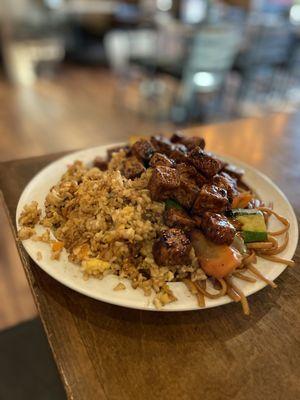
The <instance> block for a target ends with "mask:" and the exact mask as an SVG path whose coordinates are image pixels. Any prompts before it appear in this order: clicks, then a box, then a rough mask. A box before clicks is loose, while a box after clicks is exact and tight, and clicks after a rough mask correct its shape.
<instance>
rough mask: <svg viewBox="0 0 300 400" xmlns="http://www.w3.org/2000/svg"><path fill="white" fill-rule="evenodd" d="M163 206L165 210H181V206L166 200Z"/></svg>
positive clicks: (173, 201)
mask: <svg viewBox="0 0 300 400" xmlns="http://www.w3.org/2000/svg"><path fill="white" fill-rule="evenodd" d="M165 205H166V208H178V209H179V210H182V207H181V205H180V204H179V203H177V201H175V200H171V199H168V200H166V201H165Z"/></svg>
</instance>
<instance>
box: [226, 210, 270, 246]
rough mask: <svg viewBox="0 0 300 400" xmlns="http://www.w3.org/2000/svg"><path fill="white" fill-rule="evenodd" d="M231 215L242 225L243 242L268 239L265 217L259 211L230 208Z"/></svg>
mask: <svg viewBox="0 0 300 400" xmlns="http://www.w3.org/2000/svg"><path fill="white" fill-rule="evenodd" d="M232 216H233V218H235V219H237V220H238V221H239V222H240V223H241V225H242V235H243V238H244V241H245V243H250V242H265V241H266V240H267V239H268V234H267V227H266V223H265V218H264V215H263V213H262V212H261V211H259V210H253V209H242V208H237V209H235V210H232Z"/></svg>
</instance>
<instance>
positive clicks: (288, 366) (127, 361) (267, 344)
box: [0, 113, 300, 400]
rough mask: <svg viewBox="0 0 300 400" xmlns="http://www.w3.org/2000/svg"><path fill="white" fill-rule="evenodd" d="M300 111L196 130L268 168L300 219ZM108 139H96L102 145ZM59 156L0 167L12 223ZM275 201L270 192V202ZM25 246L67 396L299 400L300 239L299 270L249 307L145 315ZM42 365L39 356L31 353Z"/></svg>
mask: <svg viewBox="0 0 300 400" xmlns="http://www.w3.org/2000/svg"><path fill="white" fill-rule="evenodd" d="M299 126H300V115H297V114H283V113H282V114H274V115H270V116H267V117H264V118H261V119H245V120H238V121H234V122H229V123H222V124H215V125H209V126H202V127H195V128H191V129H187V130H186V131H185V132H186V134H189V135H200V136H203V137H204V138H205V140H206V143H207V148H208V149H209V150H211V151H214V152H216V153H218V154H224V155H229V156H232V157H236V158H238V159H239V160H241V161H243V162H246V163H248V164H250V165H252V166H254V167H256V168H258V169H259V170H260V171H262V172H263V173H265V174H266V175H268V176H269V177H270V178H271V179H272V180H273V181H274V182H275V183H276V184H277V185H278V186H279V187H280V188H281V189H282V190H283V192H284V193H285V194H286V195H287V197H288V198H289V200H290V202H291V204H292V206H293V207H294V210H295V212H296V215H297V219H298V220H299V217H300V185H299V177H300V158H299V154H300V134H299ZM98 144H99V143H95V145H98ZM59 156H60V154H52V155H47V156H42V157H37V158H30V159H21V160H15V161H7V162H3V163H1V164H0V187H1V190H2V191H3V194H4V198H5V202H6V206H7V210H8V213H9V215H10V218H11V226H12V228H13V229H15V223H14V219H15V211H16V206H17V202H18V199H19V196H20V194H21V192H22V190H23V189H24V187H25V185H26V184H27V183H28V182H29V180H30V179H31V178H32V177H33V175H34V174H36V173H37V172H38V171H39V170H40V169H41V168H43V167H44V166H45V165H47V164H48V163H50V162H51V161H53V160H55V159H57V158H58V157H59ZM270 200H271V199H270ZM18 248H19V253H20V257H21V259H22V263H23V266H24V269H25V272H26V275H27V279H28V281H29V284H30V286H31V289H32V293H33V295H34V298H35V302H36V305H37V308H38V311H39V314H40V317H41V320H42V322H43V325H44V328H45V331H46V334H47V337H48V341H49V344H50V347H51V349H52V351H53V354H54V358H55V361H56V363H57V366H58V369H59V371H60V374H61V379H62V382H63V384H64V386H65V390H66V393H67V396H68V398H70V399H83V400H86V399H88V400H93V399H98V400H102V399H103V400H128V399H135V400H145V399H147V400H152V399H153V400H154V399H155V400H157V399H159V400H162V399H174V400H175V399H180V400H198V399H209V400H220V399H222V400H227V399H228V400H229V399H230V400H248V399H249V400H250V399H251V400H261V399H264V400H271V399H272V400H273V399H276V400H277V399H278V400H279V399H285V400H295V399H299V398H300V380H299V376H300V336H299V331H300V313H299V310H300V295H299V293H300V269H299V245H298V248H297V252H296V256H295V260H296V266H295V267H294V268H287V269H286V270H285V271H284V273H283V274H282V275H281V276H280V277H279V278H278V279H277V280H276V282H277V283H278V288H277V289H275V290H274V289H272V288H270V287H266V288H265V289H263V290H261V291H260V292H258V293H256V294H255V295H252V296H250V298H249V303H250V307H251V315H250V316H245V315H243V313H242V309H241V306H240V304H235V303H231V304H228V305H226V306H222V307H218V308H213V309H207V310H199V311H190V312H174V313H170V312H146V311H139V310H132V309H126V308H123V307H117V306H114V305H110V304H106V303H102V302H100V301H96V300H93V299H90V298H88V297H85V296H83V295H81V294H79V293H76V292H74V291H72V290H71V289H68V288H67V287H64V286H63V285H61V284H60V283H58V282H56V281H55V280H54V279H52V278H51V277H50V276H48V275H47V274H46V273H45V272H43V271H42V270H41V269H40V268H39V267H38V266H37V265H36V264H35V263H34V262H33V261H32V260H31V259H30V258H29V256H28V255H27V253H26V252H25V251H24V249H23V247H22V244H21V243H20V242H18ZM32 362H34V356H33V359H32Z"/></svg>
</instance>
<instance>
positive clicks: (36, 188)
mask: <svg viewBox="0 0 300 400" xmlns="http://www.w3.org/2000/svg"><path fill="white" fill-rule="evenodd" d="M107 147H112V145H110V146H100V147H95V148H91V149H87V150H82V151H79V152H76V153H73V154H70V155H68V156H66V157H63V158H61V159H59V160H57V161H55V162H53V163H52V164H50V165H48V166H47V167H46V168H44V169H43V170H41V171H40V172H39V173H38V174H37V175H36V176H35V177H34V178H33V179H32V180H31V181H30V182H29V184H28V185H27V186H26V188H25V190H24V191H23V193H22V195H21V197H20V200H19V203H18V207H17V215H16V219H17V226H18V217H19V215H20V213H21V211H22V209H23V207H24V205H25V204H27V203H30V202H31V201H33V200H35V201H37V202H38V203H39V206H40V207H41V208H42V209H43V203H44V199H45V196H46V194H47V193H48V191H49V189H50V188H51V187H52V186H53V185H54V184H56V183H57V182H58V180H59V179H60V177H61V175H62V174H63V173H64V172H65V171H66V167H67V165H68V164H70V163H72V162H73V161H75V160H82V161H83V162H85V163H90V162H91V161H92V160H93V159H94V157H95V156H104V155H105V154H106V149H107ZM223 159H224V160H225V161H229V162H231V163H233V164H235V165H237V166H238V167H242V168H243V169H244V170H245V177H244V180H245V182H246V183H247V184H248V185H249V186H250V187H252V188H253V189H254V190H255V191H256V193H257V194H258V195H259V197H260V198H261V199H263V200H265V201H273V204H274V210H275V211H277V212H278V213H279V214H281V215H284V216H285V217H286V218H288V219H289V221H290V223H291V227H290V240H289V243H288V246H287V248H286V249H285V250H284V252H283V253H282V254H281V255H282V256H283V257H285V258H288V259H290V258H292V257H293V255H294V252H295V250H296V246H297V242H298V225H297V219H296V216H295V213H294V211H293V209H292V207H291V205H290V203H289V201H288V200H287V198H286V197H285V195H284V194H283V193H282V192H281V191H280V189H278V187H277V186H276V185H275V184H274V183H272V182H271V180H270V179H269V178H267V177H266V176H265V175H263V174H262V173H260V172H259V171H257V170H256V169H254V168H252V167H250V166H248V165H246V164H243V163H241V162H239V161H237V160H233V159H230V158H228V157H223ZM277 225H278V224H277V223H276V221H273V226H271V229H272V230H275V229H276V227H277ZM18 228H19V227H18ZM23 245H24V247H25V249H26V251H27V252H28V254H29V255H30V257H31V258H32V259H33V260H34V261H35V262H36V264H38V265H39V266H40V267H41V268H42V269H43V270H44V271H45V272H47V273H48V274H49V275H50V276H52V278H54V279H56V280H57V281H59V282H60V283H62V284H64V285H66V286H68V287H69V288H71V289H73V290H76V291H77V292H79V293H82V294H84V295H86V296H89V297H92V298H94V299H97V300H101V301H104V302H107V303H111V304H116V305H120V306H124V307H130V308H136V309H142V310H155V308H154V306H153V304H152V298H151V297H145V296H144V295H143V292H142V291H141V290H140V289H136V290H134V289H132V288H131V285H130V282H129V281H128V280H126V279H122V282H123V283H124V284H125V286H126V290H123V291H113V288H114V287H115V286H116V284H117V283H118V282H120V279H119V278H118V277H117V276H113V275H109V276H107V277H105V278H104V279H102V280H99V279H95V278H90V279H89V280H88V281H85V280H83V279H82V274H81V272H80V270H79V267H78V266H77V265H75V264H73V263H70V262H69V261H68V259H67V255H66V253H65V251H63V253H62V255H61V258H60V260H59V261H54V260H51V257H50V256H51V253H50V248H49V246H48V245H47V244H45V243H41V242H34V241H32V240H30V239H29V240H25V241H24V242H23ZM38 251H40V252H41V253H42V255H43V258H42V259H41V260H38V259H37V252H38ZM257 265H258V267H259V269H260V270H261V271H262V272H263V273H264V275H265V276H267V277H268V278H269V279H272V280H274V279H275V278H277V277H278V276H279V275H280V274H281V273H282V272H283V270H284V269H285V268H286V267H285V266H284V265H282V264H278V263H273V262H270V261H266V260H262V259H260V260H259V262H258V264H257ZM238 284H239V286H240V288H241V289H242V290H243V292H244V293H245V295H246V296H249V295H251V294H253V293H255V292H257V291H258V290H261V289H262V288H263V287H264V286H266V285H265V283H264V282H262V281H257V282H256V283H254V284H253V283H248V282H243V281H240V280H239V281H238ZM170 287H171V288H172V290H173V292H174V294H175V296H176V297H177V298H178V301H176V302H174V303H171V304H169V305H167V306H165V307H163V309H162V311H188V310H195V309H198V306H197V302H196V299H195V297H194V296H193V295H191V294H190V293H189V292H188V290H187V289H186V287H185V285H184V284H183V283H181V282H174V283H170ZM230 301H231V300H230V299H229V298H228V297H227V296H224V297H222V298H219V299H215V300H210V299H206V308H209V307H216V306H220V305H223V304H226V303H229V302H230Z"/></svg>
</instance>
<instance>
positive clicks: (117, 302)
mask: <svg viewBox="0 0 300 400" xmlns="http://www.w3.org/2000/svg"><path fill="white" fill-rule="evenodd" d="M124 144H125V143H124V142H118V143H110V144H104V145H98V146H92V147H88V148H85V149H82V150H77V151H72V152H70V153H68V154H66V155H64V156H62V157H59V158H58V159H56V160H54V161H52V162H50V163H49V164H47V165H45V166H44V167H43V168H42V169H41V170H39V171H38V172H37V173H36V174H35V175H34V176H33V177H32V178H31V179H30V181H29V182H27V184H26V186H25V187H24V189H23V190H22V193H21V195H20V197H19V200H18V204H17V207H16V216H15V217H16V220H15V223H16V229H17V230H18V229H19V223H18V216H19V214H20V211H21V203H22V200H23V198H24V197H26V195H27V194H28V193H30V189H31V186H32V185H33V184H34V181H36V179H38V177H39V176H40V175H41V176H42V175H43V174H44V173H45V172H46V171H47V170H48V169H49V170H51V169H52V168H53V167H55V165H56V164H57V165H61V163H62V162H67V160H68V159H69V158H70V159H72V158H74V157H76V158H77V157H78V158H79V157H80V156H81V155H85V154H86V152H89V151H91V152H93V151H97V149H99V150H100V149H101V150H102V151H103V150H106V149H108V148H110V147H116V146H121V145H124ZM214 154H216V155H217V156H218V157H220V158H221V159H224V160H228V161H229V162H232V163H233V164H235V165H237V166H239V167H242V168H245V169H247V170H248V171H250V172H252V173H254V174H256V175H258V176H259V177H260V178H263V179H264V180H265V181H266V182H267V183H268V184H269V185H271V186H272V187H273V189H275V190H276V191H277V192H278V193H279V194H280V196H281V197H282V198H283V199H284V201H285V205H286V206H288V208H289V212H290V213H291V215H292V217H293V220H294V223H295V224H294V225H295V232H294V234H295V235H296V237H297V240H296V241H295V244H294V246H293V247H294V248H291V249H290V252H291V254H292V255H291V256H290V258H293V256H294V255H295V252H296V249H297V245H298V240H299V226H298V220H297V217H296V214H295V211H294V209H293V207H292V205H291V203H290V202H289V200H288V198H287V196H286V195H285V194H284V192H283V191H282V190H281V189H280V188H279V187H278V186H277V185H276V184H275V183H274V182H273V181H272V180H271V179H270V178H269V177H268V176H267V175H265V174H264V173H263V172H261V171H259V170H258V169H257V168H255V167H253V166H252V165H249V164H247V163H246V162H244V161H240V160H239V159H237V158H235V157H232V156H228V155H223V156H219V155H218V154H217V153H214ZM21 243H22V246H23V248H24V250H25V251H26V253H27V254H28V256H29V257H30V258H31V259H32V260H33V261H34V262H35V263H36V264H37V265H38V266H39V268H41V269H42V270H43V271H44V272H45V273H47V274H48V275H49V276H51V278H53V279H55V280H56V281H57V282H59V283H60V284H62V285H64V286H66V287H68V288H69V289H72V290H74V291H76V292H78V293H80V294H82V295H85V296H87V297H90V298H92V299H94V300H97V301H102V302H104V303H107V304H112V305H116V306H121V307H125V308H131V309H136V310H143V311H156V312H161V311H162V312H183V311H195V310H206V309H209V308H215V307H220V306H223V305H226V304H229V303H232V300H231V299H230V298H229V297H228V296H223V297H222V303H221V304H208V305H206V306H205V307H202V308H200V307H199V306H197V305H196V306H189V307H187V306H184V305H183V306H180V300H178V301H177V302H176V308H168V307H167V306H165V307H162V308H161V309H156V308H154V307H149V306H148V307H147V306H140V305H136V304H134V301H133V300H130V299H127V300H126V304H124V302H122V300H118V299H117V300H114V299H109V300H108V299H107V298H103V297H101V296H99V295H96V294H93V293H90V292H89V290H88V289H85V288H84V287H78V286H77V285H76V283H73V282H72V281H71V282H70V281H68V280H65V279H59V278H58V277H57V276H55V270H54V271H53V272H52V270H50V271H49V269H47V268H45V267H44V266H43V262H42V260H37V257H36V256H34V255H32V254H31V253H30V251H29V250H28V249H27V248H26V241H21ZM74 265H75V264H74ZM286 268H287V266H286V265H283V264H279V265H278V273H276V276H275V277H274V278H273V279H274V280H275V279H277V278H278V277H279V276H280V275H281V274H282V273H283V271H284V270H285V269H286ZM104 279H105V278H104ZM123 279H124V278H123ZM125 280H126V281H128V282H129V280H128V279H126V278H125ZM179 283H181V282H179ZM182 284H183V283H182ZM266 286H267V284H266V283H265V282H263V281H260V282H259V284H258V287H255V288H254V287H253V290H251V289H250V290H248V292H247V294H246V297H249V296H251V295H253V294H255V293H257V292H259V291H260V290H262V289H264V288H265V287H266ZM141 293H142V292H141ZM174 304H175V303H174Z"/></svg>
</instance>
